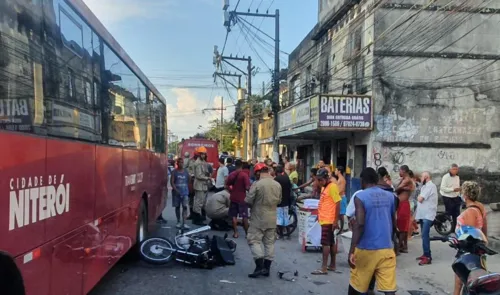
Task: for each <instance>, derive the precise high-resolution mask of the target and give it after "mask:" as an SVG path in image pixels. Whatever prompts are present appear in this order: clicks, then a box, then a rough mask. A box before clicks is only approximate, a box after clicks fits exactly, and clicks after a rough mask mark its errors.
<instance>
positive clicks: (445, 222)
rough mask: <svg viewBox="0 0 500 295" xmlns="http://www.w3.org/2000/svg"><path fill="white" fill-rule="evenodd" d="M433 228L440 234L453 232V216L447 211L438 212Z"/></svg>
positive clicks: (444, 234)
mask: <svg viewBox="0 0 500 295" xmlns="http://www.w3.org/2000/svg"><path fill="white" fill-rule="evenodd" d="M434 229H435V230H436V231H437V232H438V234H440V235H442V236H448V235H449V234H451V233H452V232H453V218H452V217H451V215H449V214H447V213H438V214H437V215H436V219H435V220H434Z"/></svg>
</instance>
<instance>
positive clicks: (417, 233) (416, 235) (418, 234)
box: [411, 232, 420, 237]
mask: <svg viewBox="0 0 500 295" xmlns="http://www.w3.org/2000/svg"><path fill="white" fill-rule="evenodd" d="M411 235H412V236H413V237H418V236H420V233H419V232H414V233H412V234H411Z"/></svg>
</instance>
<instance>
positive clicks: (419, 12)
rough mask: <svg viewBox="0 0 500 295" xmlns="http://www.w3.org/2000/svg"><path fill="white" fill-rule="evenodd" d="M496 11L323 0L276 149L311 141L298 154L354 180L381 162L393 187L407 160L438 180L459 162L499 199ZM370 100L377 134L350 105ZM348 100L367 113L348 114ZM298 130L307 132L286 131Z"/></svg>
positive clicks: (298, 62)
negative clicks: (344, 170) (344, 169)
mask: <svg viewBox="0 0 500 295" xmlns="http://www.w3.org/2000/svg"><path fill="white" fill-rule="evenodd" d="M499 8H500V3H496V2H495V1H483V0H474V1H468V0H455V1H419V0H404V1H399V0H398V1H395V0H389V1H380V0H361V1H357V0H355V1H351V0H319V11H318V24H317V25H316V26H315V27H314V28H313V29H312V30H311V32H310V33H309V34H308V35H307V36H306V38H305V39H304V40H303V41H302V42H301V44H300V45H299V46H298V47H297V49H296V50H295V51H294V52H293V53H292V54H291V55H290V60H289V75H288V79H289V80H288V82H289V85H290V95H289V102H290V105H291V107H289V108H287V109H285V110H283V111H282V112H281V113H280V116H279V120H280V128H281V127H283V128H281V129H280V133H279V136H280V141H281V142H282V143H283V142H285V143H286V142H289V144H290V145H291V146H296V149H297V150H299V147H301V146H303V145H304V144H306V143H307V144H308V145H309V147H308V149H307V152H306V154H307V156H306V155H305V156H302V155H301V153H298V156H302V157H303V158H306V159H307V158H309V161H310V162H312V163H315V162H317V161H318V160H320V159H321V160H325V161H330V162H333V163H334V164H336V165H343V166H344V163H345V165H346V166H349V167H350V168H352V174H353V176H354V177H356V176H358V173H359V171H360V170H361V169H362V168H363V167H364V166H371V167H374V168H378V167H381V166H384V167H387V168H388V170H389V171H390V172H391V173H392V174H393V177H394V178H396V179H397V178H398V170H399V167H400V166H401V165H405V164H406V165H408V166H409V167H410V169H412V170H414V171H417V172H422V171H429V172H431V174H432V175H433V177H434V179H435V182H436V183H440V178H441V176H442V175H443V174H445V173H446V172H447V170H448V168H449V166H450V165H451V164H452V163H457V164H458V165H459V166H460V167H461V171H460V175H461V178H462V179H463V180H477V181H479V182H480V183H481V185H482V187H483V201H485V202H491V201H499V199H500V197H499V196H498V191H500V177H499V176H500V171H499V170H500V153H499V146H500V130H499V129H500V112H499V109H498V107H500V94H499V93H498V91H497V89H499V88H500V79H499V78H498V76H499V74H500V72H499V70H500V68H499V64H498V62H497V61H498V59H499V57H500V54H499V52H498V49H497V48H498V46H497V45H498V44H500V34H498V33H497V32H496V31H497V25H496V24H497V23H498V21H500V9H499ZM346 94H347V95H346ZM365 99H368V100H369V101H370V106H369V107H370V110H369V113H370V116H371V117H372V118H373V122H372V123H373V125H372V126H370V128H368V127H364V125H363V124H367V120H366V116H367V114H365V113H364V112H363V111H365V108H364V105H363V103H362V105H361V106H360V107H358V106H357V102H354V100H357V101H361V102H363V101H365ZM316 100H318V103H319V105H318V107H317V108H314V106H315V105H314V103H315V102H316ZM332 100H333V102H331V101H332ZM305 101H309V118H308V120H309V121H308V122H307V123H305V121H306V119H305V117H300V116H299V119H297V117H293V116H294V115H293V113H294V110H295V114H301V116H306V115H305V113H306V112H307V111H306V110H305ZM325 103H326V105H325ZM342 103H343V104H344V109H343V111H344V112H345V111H347V105H348V104H349V105H350V106H351V107H352V108H358V109H357V110H359V111H361V112H362V114H358V113H350V114H345V113H343V112H342V108H341V107H340V108H337V105H340V104H342ZM353 106H355V107H353ZM316 110H319V111H316ZM326 110H328V111H327V113H328V112H329V115H325V114H324V111H326ZM351 110H352V109H351ZM316 112H317V113H316ZM295 116H296V115H295ZM294 118H295V119H294ZM294 120H295V121H294ZM297 120H298V121H300V122H304V123H300V122H299V123H298V121H297ZM301 120H302V121H301ZM346 121H348V122H346ZM293 124H299V125H300V126H298V125H296V126H298V127H297V128H294V130H291V129H290V130H288V131H286V130H285V129H286V128H287V127H288V128H289V127H290V126H291V125H293ZM307 124H309V125H310V126H309V127H304V126H307ZM345 124H348V125H349V126H352V125H354V127H349V128H341V127H342V126H344V125H345ZM325 125H328V126H325ZM332 125H333V126H332ZM361 125H363V128H359V127H360V126H361ZM344 127H345V126H344ZM355 127H358V128H355ZM294 132H297V133H294ZM292 133H294V134H292ZM297 139H298V142H296V140H297ZM305 140H310V142H309V141H308V142H305ZM309 143H310V144H309ZM327 143H329V144H327ZM344 147H345V148H344ZM344 155H345V156H344ZM328 157H329V158H328Z"/></svg>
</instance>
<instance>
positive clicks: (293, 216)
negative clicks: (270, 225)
mask: <svg viewBox="0 0 500 295" xmlns="http://www.w3.org/2000/svg"><path fill="white" fill-rule="evenodd" d="M291 197H292V200H291V201H290V206H289V207H288V225H287V227H286V228H287V230H286V231H284V232H283V236H285V237H289V236H291V235H292V234H293V232H294V231H295V230H296V229H297V225H298V217H297V212H299V206H298V205H297V199H298V197H299V188H298V186H297V185H296V184H294V187H293V189H292V194H291ZM276 234H278V235H279V234H280V233H279V232H278V229H277V228H276Z"/></svg>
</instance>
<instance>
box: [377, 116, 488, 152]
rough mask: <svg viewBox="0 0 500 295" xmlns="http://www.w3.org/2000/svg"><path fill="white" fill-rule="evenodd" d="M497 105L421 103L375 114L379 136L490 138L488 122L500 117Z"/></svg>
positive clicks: (424, 139)
mask: <svg viewBox="0 0 500 295" xmlns="http://www.w3.org/2000/svg"><path fill="white" fill-rule="evenodd" d="M495 111H496V108H495V107H489V108H469V109H452V108H447V109H446V112H444V111H443V109H442V108H435V107H419V108H412V109H406V110H403V111H401V110H398V113H397V114H396V110H395V109H393V110H391V111H389V112H386V114H384V115H378V116H376V117H375V122H376V124H375V126H376V140H377V141H380V142H412V143H475V142H489V139H490V137H491V131H490V130H488V128H485V126H489V125H491V123H492V122H493V121H497V117H496V116H495Z"/></svg>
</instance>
